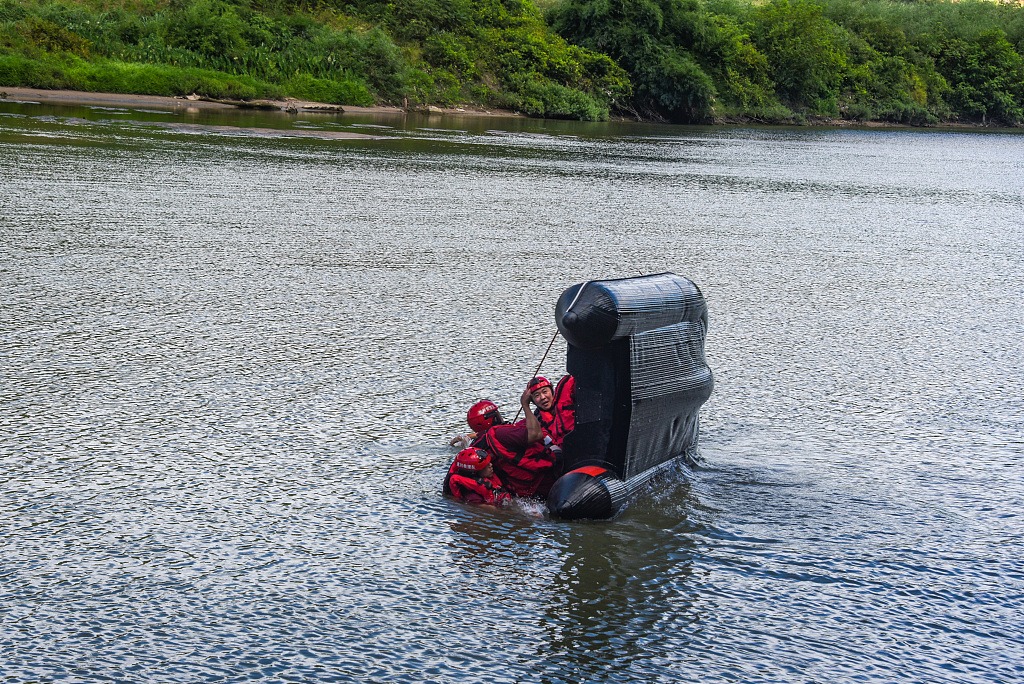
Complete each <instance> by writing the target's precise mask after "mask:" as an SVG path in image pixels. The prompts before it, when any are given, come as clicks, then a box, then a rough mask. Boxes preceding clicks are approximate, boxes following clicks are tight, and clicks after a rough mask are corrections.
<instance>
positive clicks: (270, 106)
mask: <svg viewBox="0 0 1024 684" xmlns="http://www.w3.org/2000/svg"><path fill="white" fill-rule="evenodd" d="M2 100H21V101H31V102H41V103H46V104H63V105H85V106H101V107H130V108H146V109H164V110H167V111H176V110H180V109H190V108H191V109H232V108H246V109H262V110H267V111H274V110H279V111H283V112H294V113H299V112H324V113H332V112H333V113H338V114H341V113H350V114H407V113H415V114H437V115H448V116H515V117H518V116H521V115H520V114H516V113H515V112H509V111H503V110H488V109H478V108H473V107H451V108H442V107H423V108H409V109H404V108H402V107H386V106H380V107H353V106H350V105H345V106H341V105H334V104H325V103H323V102H306V101H302V100H292V99H289V100H251V101H244V102H243V101H240V100H239V101H231V100H212V99H207V98H202V97H198V96H196V95H190V96H187V97H163V96H160V95H128V94H123V93H89V92H83V91H77V90H41V89H38V88H15V87H8V86H0V101H2Z"/></svg>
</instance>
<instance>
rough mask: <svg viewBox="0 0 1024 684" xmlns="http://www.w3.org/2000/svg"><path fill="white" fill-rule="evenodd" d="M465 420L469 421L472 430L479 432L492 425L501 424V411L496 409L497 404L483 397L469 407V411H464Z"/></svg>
mask: <svg viewBox="0 0 1024 684" xmlns="http://www.w3.org/2000/svg"><path fill="white" fill-rule="evenodd" d="M466 422H467V423H469V427H470V428H472V430H473V432H475V433H477V434H481V433H483V432H486V431H487V428H489V427H491V426H492V425H500V424H501V422H502V420H501V413H500V412H499V411H498V406H497V404H495V403H494V402H493V401H487V400H486V399H484V400H483V401H478V402H476V403H475V404H473V405H472V406H470V407H469V411H468V412H467V413H466Z"/></svg>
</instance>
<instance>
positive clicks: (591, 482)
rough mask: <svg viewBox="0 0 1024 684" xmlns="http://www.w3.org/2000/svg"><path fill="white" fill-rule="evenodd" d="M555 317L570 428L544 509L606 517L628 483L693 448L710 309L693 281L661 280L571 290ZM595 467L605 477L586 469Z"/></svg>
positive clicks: (707, 381)
mask: <svg viewBox="0 0 1024 684" xmlns="http://www.w3.org/2000/svg"><path fill="white" fill-rule="evenodd" d="M555 320H556V323H557V324H558V329H559V331H560V332H561V333H562V335H563V337H565V339H566V340H567V341H568V343H569V350H568V357H567V360H566V368H567V370H568V371H569V373H571V374H572V375H573V376H574V377H575V379H576V390H575V392H576V394H575V397H576V427H575V429H574V430H573V431H572V432H571V433H569V434H568V435H566V436H565V441H564V443H563V445H562V446H563V456H564V468H565V470H566V471H567V472H566V474H565V475H564V476H563V477H562V479H560V480H559V481H558V482H556V483H555V486H554V487H553V488H552V490H551V495H550V496H549V497H548V507H549V509H550V510H551V512H552V514H554V515H557V516H559V517H564V518H608V517H611V516H613V515H614V514H615V512H616V511H618V509H619V508H620V507H621V505H622V503H624V501H625V500H626V499H628V497H629V496H630V495H631V491H632V490H633V489H634V485H636V486H639V484H640V483H643V482H646V481H648V480H649V479H650V477H651V476H652V475H653V473H655V472H656V471H657V470H659V469H660V468H659V466H661V465H662V464H664V463H666V462H667V461H671V460H672V459H674V458H678V457H681V456H682V457H686V456H688V455H692V453H693V452H694V451H695V448H696V445H697V435H698V422H697V417H698V411H699V409H700V407H701V405H702V404H703V403H704V402H705V401H707V399H708V397H709V396H710V395H711V391H712V388H713V386H714V381H713V379H712V375H711V369H710V368H708V366H707V363H706V362H705V360H704V340H705V337H706V335H707V326H708V318H707V303H706V302H705V300H704V296H703V295H702V294H701V292H700V290H699V289H698V288H697V286H696V285H695V284H694V283H692V282H691V281H689V280H687V279H686V278H682V277H680V276H677V275H675V274H673V273H662V274H657V275H650V276H642V277H639V278H625V279H621V280H604V281H591V282H588V283H583V284H581V285H575V286H573V287H571V288H569V289H567V290H566V291H565V292H563V293H562V296H561V297H560V298H559V300H558V304H557V306H556V308H555ZM594 464H600V466H599V467H600V468H602V469H603V470H604V472H603V473H600V474H595V471H592V470H587V469H586V468H585V466H594ZM581 467H584V468H583V470H584V471H585V472H581V471H580V470H577V469H578V468H581ZM595 467H596V466H595ZM563 480H565V481H564V482H563ZM574 483H575V484H574ZM616 483H618V484H616ZM627 483H628V485H629V486H627ZM577 488H579V491H577Z"/></svg>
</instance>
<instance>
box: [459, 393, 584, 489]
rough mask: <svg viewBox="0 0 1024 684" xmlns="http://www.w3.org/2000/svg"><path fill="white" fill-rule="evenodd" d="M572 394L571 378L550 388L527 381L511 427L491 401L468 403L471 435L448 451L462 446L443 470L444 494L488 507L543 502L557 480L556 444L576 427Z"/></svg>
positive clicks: (559, 461)
mask: <svg viewBox="0 0 1024 684" xmlns="http://www.w3.org/2000/svg"><path fill="white" fill-rule="evenodd" d="M573 390H574V381H573V378H572V376H571V375H566V376H564V377H563V378H562V379H561V380H559V381H558V383H557V384H556V385H552V384H551V382H549V381H548V379H547V378H544V377H541V376H537V377H535V378H532V379H531V380H530V382H529V383H528V384H527V386H526V389H525V390H524V391H523V394H522V396H521V397H520V398H519V403H520V405H521V406H522V408H523V411H524V412H525V415H526V417H525V418H524V419H523V420H521V421H519V422H517V423H507V422H505V420H504V419H503V418H502V416H501V412H500V411H499V410H498V407H497V405H496V404H495V403H494V402H492V401H489V400H486V399H485V400H483V401H478V402H476V403H475V404H473V405H472V406H471V407H470V409H469V411H468V412H467V413H466V422H467V423H468V424H469V428H470V430H472V432H471V433H470V434H468V435H465V436H460V437H456V438H455V439H453V440H452V445H453V446H455V445H467V444H468V446H466V448H464V449H462V450H461V451H459V453H458V455H456V457H455V461H454V462H453V463H452V465H451V467H450V468H449V469H448V474H447V476H446V477H445V480H444V493H445V494H448V495H450V496H452V497H453V498H455V499H456V500H457V501H462V502H465V503H471V504H487V505H492V506H504V505H508V504H509V503H510V502H511V501H512V499H513V497H539V498H546V497H547V495H548V491H549V490H550V489H551V486H552V485H553V484H554V483H555V480H556V479H558V477H559V475H561V465H562V440H563V438H564V437H565V435H567V434H568V433H569V432H571V431H572V429H573V427H574V426H575V422H576V420H575V418H576V412H575V405H574V391H573ZM531 404H532V405H533V406H536V409H535V410H531Z"/></svg>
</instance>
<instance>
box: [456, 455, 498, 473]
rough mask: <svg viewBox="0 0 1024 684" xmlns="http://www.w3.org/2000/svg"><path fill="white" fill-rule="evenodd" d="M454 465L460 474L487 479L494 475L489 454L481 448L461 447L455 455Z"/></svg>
mask: <svg viewBox="0 0 1024 684" xmlns="http://www.w3.org/2000/svg"><path fill="white" fill-rule="evenodd" d="M455 467H456V468H457V469H458V471H459V474H460V475H465V476H466V477H472V478H474V479H477V480H479V479H487V478H489V477H491V476H492V475H494V465H493V464H492V463H491V455H490V454H489V453H487V452H486V451H484V450H483V449H472V448H470V449H463V450H462V451H460V452H459V455H458V456H456V457H455Z"/></svg>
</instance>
